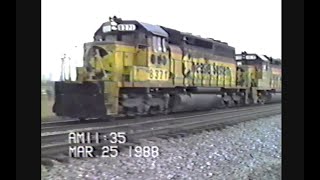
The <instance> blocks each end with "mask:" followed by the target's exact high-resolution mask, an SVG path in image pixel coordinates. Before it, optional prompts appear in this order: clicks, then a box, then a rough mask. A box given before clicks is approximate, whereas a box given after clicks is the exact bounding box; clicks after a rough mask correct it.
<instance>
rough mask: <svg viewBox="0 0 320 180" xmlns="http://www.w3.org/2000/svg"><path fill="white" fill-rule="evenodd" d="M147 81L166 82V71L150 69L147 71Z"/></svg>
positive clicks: (167, 77) (167, 74) (167, 76)
mask: <svg viewBox="0 0 320 180" xmlns="http://www.w3.org/2000/svg"><path fill="white" fill-rule="evenodd" d="M149 79H150V80H160V81H166V80H168V79H169V72H168V70H166V69H159V68H152V69H150V70H149Z"/></svg>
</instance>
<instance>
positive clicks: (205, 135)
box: [41, 115, 281, 180]
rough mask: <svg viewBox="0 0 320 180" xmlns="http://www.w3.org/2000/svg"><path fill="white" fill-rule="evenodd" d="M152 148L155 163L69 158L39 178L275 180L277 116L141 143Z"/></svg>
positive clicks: (278, 163) (149, 160) (277, 174)
mask: <svg viewBox="0 0 320 180" xmlns="http://www.w3.org/2000/svg"><path fill="white" fill-rule="evenodd" d="M140 145H141V146H158V147H159V149H160V155H159V156H158V157H156V158H152V157H148V158H142V157H139V158H138V157H129V156H128V154H129V153H128V151H127V150H126V151H123V152H120V153H119V156H118V157H115V158H93V159H80V160H79V159H71V160H70V162H69V163H59V162H56V163H55V165H54V166H53V167H44V166H42V168H41V170H42V179H55V180H59V179H97V180H98V179H106V180H112V179H113V180H116V179H132V180H135V179H143V180H148V179H195V180H199V179H200V180H201V179H215V180H220V179H221V180H222V179H225V180H242V179H244V180H249V179H251V180H278V179H279V180H280V179H281V115H276V116H272V117H266V118H261V119H258V120H254V121H249V122H245V123H240V124H238V125H235V126H231V127H226V128H224V129H222V130H213V131H209V132H207V131H205V132H202V133H197V134H193V135H188V136H186V137H180V138H168V139H159V138H152V139H147V140H141V144H140Z"/></svg>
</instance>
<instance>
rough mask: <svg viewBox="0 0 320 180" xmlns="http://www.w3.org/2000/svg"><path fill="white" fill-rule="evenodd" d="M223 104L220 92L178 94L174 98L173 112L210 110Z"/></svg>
mask: <svg viewBox="0 0 320 180" xmlns="http://www.w3.org/2000/svg"><path fill="white" fill-rule="evenodd" d="M221 105H222V97H221V95H219V94H177V95H175V96H174V97H173V100H172V112H182V111H194V110H210V109H212V108H218V107H220V106H221Z"/></svg>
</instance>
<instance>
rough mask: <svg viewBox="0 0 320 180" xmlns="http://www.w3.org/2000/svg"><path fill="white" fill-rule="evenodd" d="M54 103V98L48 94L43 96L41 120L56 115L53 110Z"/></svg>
mask: <svg viewBox="0 0 320 180" xmlns="http://www.w3.org/2000/svg"><path fill="white" fill-rule="evenodd" d="M53 103H54V99H53V98H49V97H48V96H46V95H42V96H41V120H44V119H46V118H50V117H53V116H54V113H53V112H52V106H53Z"/></svg>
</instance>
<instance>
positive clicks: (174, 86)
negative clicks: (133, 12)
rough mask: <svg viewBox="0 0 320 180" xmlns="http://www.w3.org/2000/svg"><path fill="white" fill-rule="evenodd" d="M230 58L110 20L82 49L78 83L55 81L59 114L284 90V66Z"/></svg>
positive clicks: (205, 102) (220, 50)
mask: <svg viewBox="0 0 320 180" xmlns="http://www.w3.org/2000/svg"><path fill="white" fill-rule="evenodd" d="M273 62H274V61H272V59H271V58H268V57H266V56H264V57H263V58H262V59H261V57H260V56H258V55H255V54H247V53H242V54H240V55H236V54H235V48H234V47H231V46H229V45H228V44H227V43H225V42H221V41H217V40H214V39H211V38H202V37H199V36H194V35H192V34H189V33H183V32H180V31H177V30H174V29H170V28H167V27H163V26H158V25H151V24H147V23H142V22H138V21H131V20H122V19H120V18H116V17H113V18H110V21H108V22H106V23H103V24H102V25H101V27H99V29H98V30H97V31H96V32H95V34H94V41H93V42H89V43H85V44H84V57H83V63H84V65H83V67H78V68H77V80H76V81H59V82H55V104H54V106H53V111H54V112H55V113H56V115H57V116H67V117H74V118H80V119H86V118H103V117H106V116H117V115H143V114H159V113H170V112H179V111H192V110H203V109H211V108H220V107H225V106H228V107H232V106H240V105H243V104H251V103H266V102H271V101H272V100H275V99H279V98H275V97H277V96H278V94H279V93H280V92H281V64H277V63H273Z"/></svg>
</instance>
